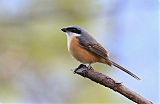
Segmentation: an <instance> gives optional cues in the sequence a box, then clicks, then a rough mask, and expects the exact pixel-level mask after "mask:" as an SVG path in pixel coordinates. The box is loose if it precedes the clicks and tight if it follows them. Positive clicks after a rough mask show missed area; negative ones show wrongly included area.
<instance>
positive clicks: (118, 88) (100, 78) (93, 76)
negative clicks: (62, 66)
mask: <svg viewBox="0 0 160 104" xmlns="http://www.w3.org/2000/svg"><path fill="white" fill-rule="evenodd" d="M74 72H75V73H76V74H78V75H81V76H83V77H86V78H88V79H90V80H92V81H94V82H97V83H99V84H101V85H103V86H105V87H108V88H110V89H112V90H114V91H115V92H118V93H120V94H121V95H123V96H125V97H126V98H128V99H130V100H132V101H133V102H135V103H138V104H153V103H152V102H151V101H149V100H147V99H145V98H144V97H142V96H140V95H139V94H137V93H136V92H134V91H132V90H130V89H128V88H127V87H125V86H124V85H122V84H121V83H118V82H116V81H115V80H113V79H112V78H110V77H108V76H106V75H104V74H102V73H99V72H97V71H95V70H94V69H93V68H92V67H91V68H90V69H88V67H86V66H85V65H83V64H81V65H80V66H79V67H78V68H76V69H75V70H74Z"/></svg>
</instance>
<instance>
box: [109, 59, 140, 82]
mask: <svg viewBox="0 0 160 104" xmlns="http://www.w3.org/2000/svg"><path fill="white" fill-rule="evenodd" d="M110 62H111V63H112V65H113V66H115V67H117V68H118V69H120V70H122V71H124V72H126V73H128V74H129V75H131V76H132V77H134V78H135V79H137V80H141V79H140V78H139V77H137V76H136V75H135V74H133V73H132V72H130V71H128V70H127V69H125V68H123V67H122V66H120V65H118V64H117V63H115V62H113V61H111V60H110Z"/></svg>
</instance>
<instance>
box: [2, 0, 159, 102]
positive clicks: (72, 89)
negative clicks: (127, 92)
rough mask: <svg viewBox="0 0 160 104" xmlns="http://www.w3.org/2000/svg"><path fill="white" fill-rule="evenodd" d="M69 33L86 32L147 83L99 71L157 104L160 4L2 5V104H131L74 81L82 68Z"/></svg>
mask: <svg viewBox="0 0 160 104" xmlns="http://www.w3.org/2000/svg"><path fill="white" fill-rule="evenodd" d="M70 25H80V26H81V27H84V28H85V29H86V30H88V31H89V33H91V34H92V35H93V37H95V38H96V39H97V40H98V41H99V42H100V43H101V44H102V45H103V46H104V47H105V48H106V49H108V51H109V53H110V58H111V59H112V60H114V61H115V62H117V63H119V64H120V65H122V66H125V67H126V68H128V69H129V70H130V71H131V72H133V73H135V74H136V75H137V76H139V77H140V78H141V79H142V80H140V81H137V80H135V79H133V78H132V77H130V76H128V75H127V74H125V73H123V72H122V71H119V70H117V69H116V68H109V67H106V66H105V65H103V64H94V65H93V67H94V68H95V69H99V70H98V71H100V72H102V73H104V74H106V75H108V76H110V77H112V78H114V79H115V80H117V81H119V82H122V83H123V84H124V85H126V86H127V87H128V88H130V89H132V90H134V91H136V92H137V93H139V94H141V95H142V96H144V97H145V98H147V99H148V100H151V101H152V102H154V103H155V104H158V103H159V94H158V92H159V80H158V75H159V70H158V1H156V0H94V1H93V0H77V1H76V0H0V102H2V103H22V104H23V103H27V104H49V103H52V104H103V103H105V104H107V103H109V104H133V102H131V101H130V100H128V99H127V98H125V97H123V96H122V95H120V94H118V93H115V92H114V91H112V90H110V89H108V88H105V87H103V86H101V85H98V84H96V83H94V82H92V81H90V80H88V79H85V78H82V77H80V76H78V75H75V74H73V69H74V68H76V67H77V66H78V65H79V64H80V63H79V62H77V61H76V60H75V59H73V58H72V57H71V56H70V54H69V53H68V50H67V42H66V36H65V34H64V33H62V32H61V31H60V29H61V28H62V27H66V26H70Z"/></svg>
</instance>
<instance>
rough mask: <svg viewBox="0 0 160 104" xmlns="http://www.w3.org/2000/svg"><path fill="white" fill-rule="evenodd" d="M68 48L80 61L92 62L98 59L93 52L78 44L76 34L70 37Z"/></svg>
mask: <svg viewBox="0 0 160 104" xmlns="http://www.w3.org/2000/svg"><path fill="white" fill-rule="evenodd" d="M68 48H69V51H70V52H71V54H72V56H73V57H75V58H76V59H77V60H78V61H80V62H82V63H94V62H97V61H98V57H97V56H96V55H95V54H93V53H91V52H89V51H88V50H86V49H85V48H83V47H82V46H81V45H80V44H79V42H78V39H77V38H76V36H73V37H72V38H71V40H70V43H69V47H68Z"/></svg>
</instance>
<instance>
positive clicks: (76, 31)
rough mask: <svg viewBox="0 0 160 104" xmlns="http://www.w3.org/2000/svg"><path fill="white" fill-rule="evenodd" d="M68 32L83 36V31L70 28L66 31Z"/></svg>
mask: <svg viewBox="0 0 160 104" xmlns="http://www.w3.org/2000/svg"><path fill="white" fill-rule="evenodd" d="M66 30H67V31H70V32H73V33H77V34H81V30H79V29H77V28H74V27H69V28H67V29H66Z"/></svg>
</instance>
